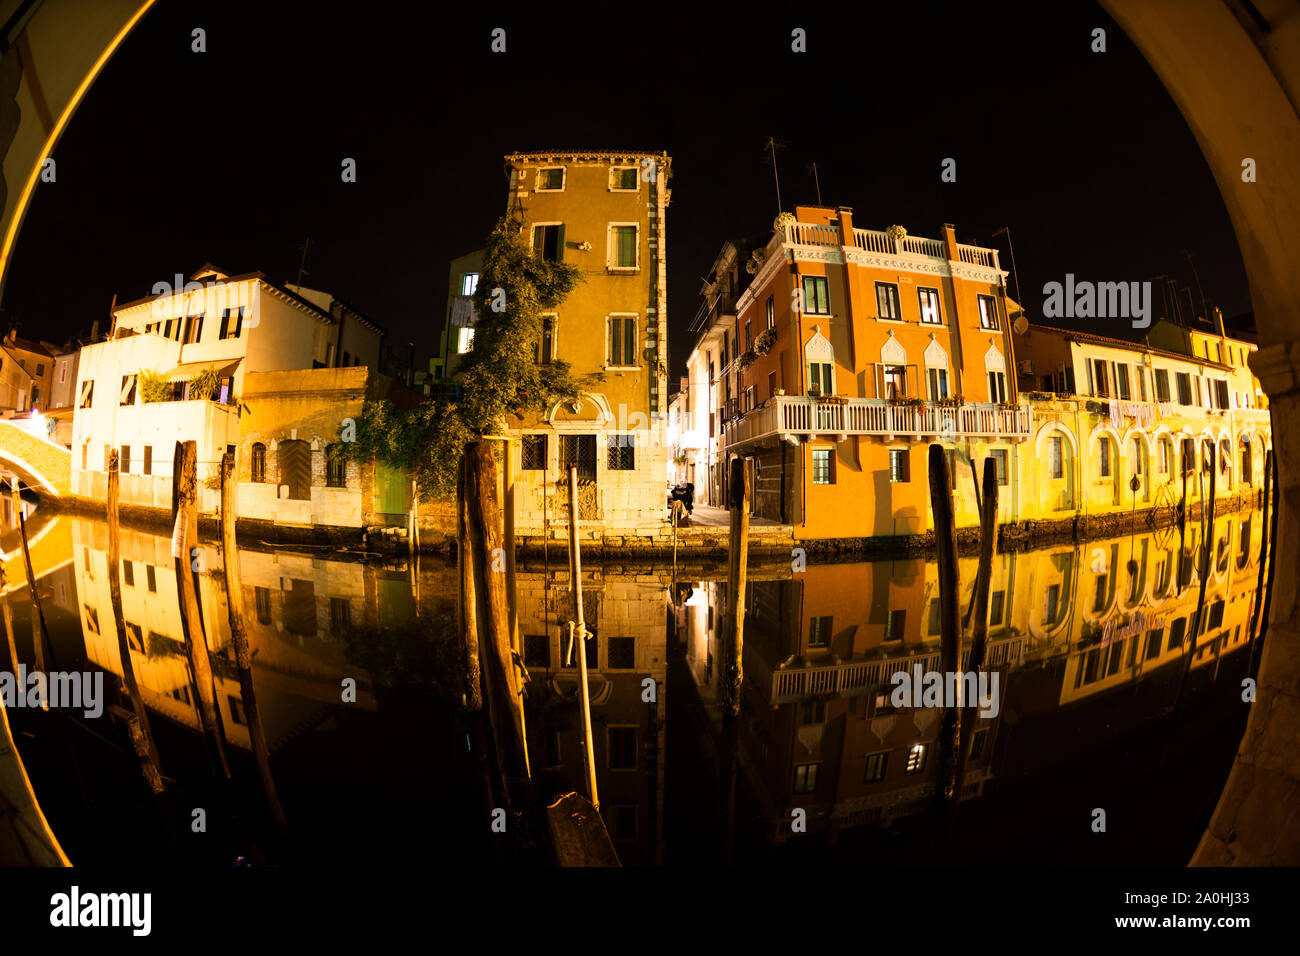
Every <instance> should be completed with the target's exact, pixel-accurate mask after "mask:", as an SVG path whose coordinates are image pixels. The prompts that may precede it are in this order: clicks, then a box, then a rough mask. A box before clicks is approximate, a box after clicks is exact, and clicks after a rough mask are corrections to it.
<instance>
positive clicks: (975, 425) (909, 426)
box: [723, 395, 1033, 446]
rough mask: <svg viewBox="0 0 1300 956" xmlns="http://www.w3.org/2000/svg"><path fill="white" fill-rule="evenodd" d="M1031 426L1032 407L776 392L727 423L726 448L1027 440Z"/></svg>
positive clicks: (725, 428) (725, 427) (725, 429)
mask: <svg viewBox="0 0 1300 956" xmlns="http://www.w3.org/2000/svg"><path fill="white" fill-rule="evenodd" d="M1032 428H1033V413H1032V411H1031V408H1030V406H1029V405H992V404H982V403H977V402H967V403H965V404H962V405H956V406H952V405H936V404H933V403H930V402H927V403H925V404H923V405H919V406H915V405H896V404H892V403H890V402H888V401H886V400H884V399H879V398H848V399H838V400H832V401H827V400H825V399H820V398H812V397H808V396H803V395H776V396H774V397H772V398H771V399H769V400H768V401H767V403H766V404H764V405H763V407H761V408H756V409H754V410H753V411H751V412H749V413H748V414H747V415H745V416H744V417H743V418H741V419H740V420H739V421H735V422H730V423H727V424H726V425H725V426H724V431H723V434H724V438H725V442H726V444H727V445H728V446H732V445H741V444H744V443H745V442H751V441H758V440H759V439H762V438H768V437H771V436H776V437H780V438H813V437H815V436H818V435H826V436H844V437H847V436H851V435H868V436H874V437H880V438H886V439H892V438H895V437H908V436H911V437H914V438H918V439H919V438H922V437H926V436H951V440H954V441H955V440H957V439H959V438H1025V437H1028V436H1029V434H1030V431H1031V429H1032Z"/></svg>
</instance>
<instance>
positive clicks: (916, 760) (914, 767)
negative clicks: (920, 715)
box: [903, 744, 925, 775]
mask: <svg viewBox="0 0 1300 956" xmlns="http://www.w3.org/2000/svg"><path fill="white" fill-rule="evenodd" d="M924 769H925V744H916V745H915V746H913V747H912V749H911V750H909V751H908V752H907V766H905V767H904V768H903V773H905V774H909V775H910V774H914V773H920V772H921V771H922V770H924Z"/></svg>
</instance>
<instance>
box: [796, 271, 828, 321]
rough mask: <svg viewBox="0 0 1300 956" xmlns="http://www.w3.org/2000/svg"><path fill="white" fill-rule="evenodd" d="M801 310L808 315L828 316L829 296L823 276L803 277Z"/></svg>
mask: <svg viewBox="0 0 1300 956" xmlns="http://www.w3.org/2000/svg"><path fill="white" fill-rule="evenodd" d="M803 310H804V312H805V313H806V314H808V315H830V314H831V294H830V287H829V286H828V285H827V283H826V277H825V276H804V277H803Z"/></svg>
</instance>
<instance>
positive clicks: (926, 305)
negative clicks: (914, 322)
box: [916, 288, 943, 325]
mask: <svg viewBox="0 0 1300 956" xmlns="http://www.w3.org/2000/svg"><path fill="white" fill-rule="evenodd" d="M916 295H917V297H918V298H919V299H920V302H921V321H922V323H924V324H926V325H942V324H943V316H942V315H941V314H940V313H939V290H938V289H925V288H921V289H917V290H916Z"/></svg>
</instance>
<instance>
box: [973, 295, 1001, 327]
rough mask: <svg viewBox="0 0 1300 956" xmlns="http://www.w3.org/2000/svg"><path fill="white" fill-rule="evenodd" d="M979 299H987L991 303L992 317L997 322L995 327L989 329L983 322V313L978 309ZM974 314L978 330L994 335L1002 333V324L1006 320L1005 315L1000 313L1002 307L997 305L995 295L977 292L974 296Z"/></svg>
mask: <svg viewBox="0 0 1300 956" xmlns="http://www.w3.org/2000/svg"><path fill="white" fill-rule="evenodd" d="M981 299H988V300H990V301H991V302H992V303H993V319H994V321H995V322H997V324H998V327H997V328H995V329H990V328H989V327H988V326H986V325H985V324H984V313H983V312H982V311H981V310H980V300H981ZM975 315H976V317H977V318H978V319H979V330H980V331H981V332H990V333H992V334H994V335H1001V334H1002V324H1003V323H1004V322H1005V321H1006V317H1005V316H1004V315H1003V314H1002V309H1001V308H1000V307H999V306H998V297H997V296H995V295H986V294H984V293H983V292H980V293H977V294H976V296H975Z"/></svg>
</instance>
